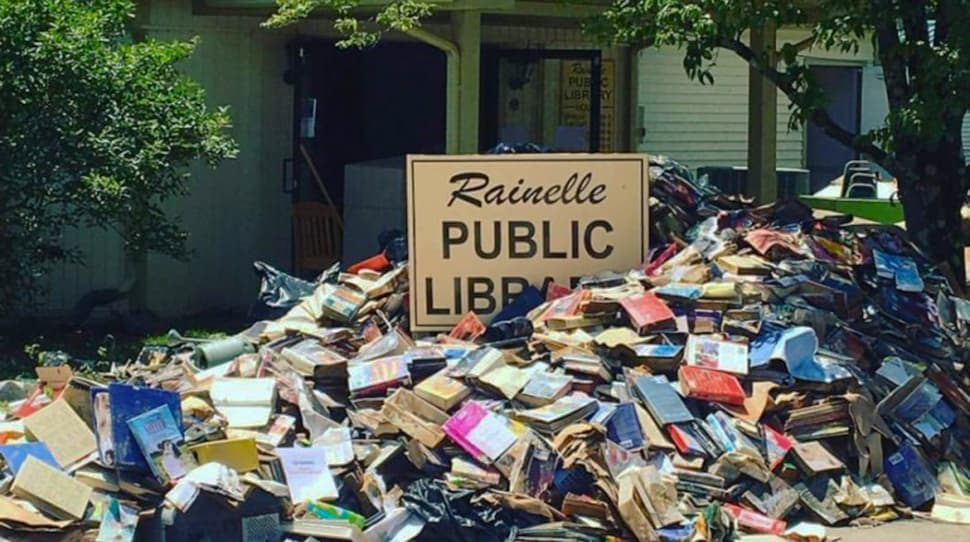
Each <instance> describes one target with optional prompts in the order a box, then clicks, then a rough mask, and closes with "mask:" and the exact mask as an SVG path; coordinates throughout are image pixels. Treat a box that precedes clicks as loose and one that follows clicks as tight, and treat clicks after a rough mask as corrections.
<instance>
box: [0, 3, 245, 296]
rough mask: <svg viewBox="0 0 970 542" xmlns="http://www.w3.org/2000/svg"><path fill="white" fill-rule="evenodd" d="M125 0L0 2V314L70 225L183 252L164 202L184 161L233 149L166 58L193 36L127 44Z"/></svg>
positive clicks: (40, 269)
mask: <svg viewBox="0 0 970 542" xmlns="http://www.w3.org/2000/svg"><path fill="white" fill-rule="evenodd" d="M132 9H133V6H132V4H131V2H130V1H128V0H90V1H86V2H65V1H60V0H18V1H16V2H0V163H2V164H4V167H3V168H2V169H0V209H2V211H3V212H0V250H3V251H4V253H5V254H7V255H8V257H6V258H3V259H2V260H0V310H9V308H10V306H11V305H12V304H13V303H14V302H19V301H23V300H24V299H25V298H26V297H29V295H30V294H32V293H34V292H36V287H37V285H38V284H39V278H40V277H41V276H42V275H43V273H44V272H45V271H46V270H48V269H49V268H50V266H51V265H53V264H54V263H56V262H59V261H63V260H65V259H76V258H77V257H78V256H79V254H78V253H77V251H76V250H74V249H73V248H72V247H65V246H62V241H61V237H62V232H63V230H64V228H66V227H71V226H76V225H78V226H93V227H102V228H112V229H115V230H117V231H119V232H120V233H121V234H122V236H123V237H124V239H125V242H126V246H127V248H128V249H129V251H130V252H132V253H136V254H137V253H144V252H146V251H159V252H162V253H165V254H169V255H172V256H174V257H182V256H184V255H185V254H186V252H185V245H184V240H185V235H184V233H182V232H180V231H179V229H178V227H177V224H176V223H175V221H174V220H173V219H172V218H171V217H169V216H167V214H166V213H165V212H164V211H163V210H162V204H163V202H164V201H166V200H167V199H169V198H171V197H172V196H176V195H180V194H184V193H185V192H186V191H187V189H188V186H187V174H186V170H187V167H188V165H189V164H190V163H191V162H192V161H194V160H197V159H202V160H205V161H206V162H208V163H209V164H212V165H214V164H216V163H218V162H219V161H220V160H222V159H225V158H228V157H231V156H234V155H235V152H236V147H235V143H234V142H233V141H232V139H231V138H230V137H229V135H228V134H227V132H226V129H227V128H228V127H229V124H230V123H229V116H228V112H227V111H226V110H225V109H217V110H211V109H209V108H207V107H206V104H205V93H204V91H203V89H202V88H201V87H199V86H198V85H197V84H195V83H194V82H192V81H191V80H189V79H188V78H187V77H185V76H184V75H183V74H182V73H181V72H180V71H179V70H178V68H177V64H178V63H179V62H180V61H182V60H184V59H186V58H187V57H188V56H189V55H191V54H192V51H193V49H194V46H195V44H194V42H191V41H190V42H161V41H156V40H147V41H144V42H139V43H133V42H132V40H131V39H130V36H129V35H128V34H127V33H126V30H125V25H126V24H127V23H128V22H129V21H130V19H131V13H132Z"/></svg>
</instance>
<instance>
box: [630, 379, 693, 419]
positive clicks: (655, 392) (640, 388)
mask: <svg viewBox="0 0 970 542" xmlns="http://www.w3.org/2000/svg"><path fill="white" fill-rule="evenodd" d="M634 390H635V391H636V394H637V395H638V396H639V398H640V400H641V401H643V404H644V405H645V406H646V407H647V412H649V413H650V415H651V416H653V419H654V420H656V421H657V423H658V424H660V425H670V424H672V423H682V422H689V421H693V420H694V415H693V414H691V412H690V410H688V409H687V405H685V404H684V401H683V399H681V398H680V395H679V394H678V393H677V392H676V391H675V390H674V388H673V386H671V384H670V381H669V380H667V377H665V376H664V375H656V376H654V375H650V376H641V377H638V378H637V379H636V380H635V381H634Z"/></svg>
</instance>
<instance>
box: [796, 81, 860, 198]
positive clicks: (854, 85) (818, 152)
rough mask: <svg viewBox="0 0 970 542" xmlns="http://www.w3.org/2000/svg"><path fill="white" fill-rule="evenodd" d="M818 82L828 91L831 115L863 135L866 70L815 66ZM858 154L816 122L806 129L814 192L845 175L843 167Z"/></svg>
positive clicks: (807, 155) (807, 152) (828, 108)
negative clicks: (863, 81) (862, 121)
mask: <svg viewBox="0 0 970 542" xmlns="http://www.w3.org/2000/svg"><path fill="white" fill-rule="evenodd" d="M811 70H812V74H813V75H814V76H815V80H816V82H818V84H819V85H820V86H821V88H822V89H823V90H824V91H825V96H826V97H827V98H828V100H829V101H828V104H827V105H826V107H825V110H826V111H827V112H828V114H829V116H831V117H832V119H833V120H834V121H835V122H836V124H838V125H839V126H841V127H842V128H845V129H846V130H848V131H849V132H851V133H853V134H858V133H859V128H860V122H861V120H862V68H860V67H858V66H812V67H811ZM857 158H859V156H858V154H857V153H856V152H855V151H854V150H852V149H850V148H849V147H846V146H845V145H843V144H842V143H839V142H838V141H836V140H835V139H832V138H831V137H829V136H828V135H827V134H826V133H825V132H824V131H822V129H821V128H819V127H818V126H816V125H815V124H814V123H808V126H807V130H806V152H805V167H806V168H807V169H808V170H809V175H810V179H811V193H815V192H817V191H818V190H821V189H822V188H824V187H825V186H826V185H827V184H828V183H829V182H830V181H831V180H832V179H834V178H836V177H838V176H839V175H841V174H842V168H843V167H844V166H845V163H846V162H848V161H849V160H855V159H857Z"/></svg>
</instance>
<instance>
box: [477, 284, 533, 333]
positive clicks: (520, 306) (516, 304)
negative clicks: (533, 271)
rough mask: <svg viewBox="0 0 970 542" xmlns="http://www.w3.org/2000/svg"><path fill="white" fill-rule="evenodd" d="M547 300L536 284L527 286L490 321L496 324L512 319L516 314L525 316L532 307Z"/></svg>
mask: <svg viewBox="0 0 970 542" xmlns="http://www.w3.org/2000/svg"><path fill="white" fill-rule="evenodd" d="M544 302H545V299H543V297H542V294H541V293H540V292H539V290H537V289H536V287H535V286H526V287H525V288H524V289H523V290H522V291H521V292H519V293H518V295H516V296H515V299H513V300H512V302H511V303H509V304H508V305H506V306H505V307H502V310H500V311H499V312H498V314H496V315H495V316H493V317H492V321H491V322H490V323H492V324H494V323H496V322H504V321H505V320H511V319H513V318H515V317H516V316H525V315H526V314H528V313H529V311H531V310H532V309H534V308H536V307H538V306H539V305H542V304H543V303H544Z"/></svg>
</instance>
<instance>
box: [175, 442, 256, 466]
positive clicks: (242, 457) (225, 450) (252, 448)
mask: <svg viewBox="0 0 970 542" xmlns="http://www.w3.org/2000/svg"><path fill="white" fill-rule="evenodd" d="M189 450H192V451H193V452H195V457H196V459H198V461H199V464H200V465H202V464H205V463H222V464H223V465H225V466H227V467H229V468H231V469H234V470H236V471H237V472H249V471H254V470H256V469H257V468H259V454H258V453H257V452H256V439H254V438H252V437H250V438H233V439H226V440H215V441H212V442H203V443H202V444H196V445H195V446H190V447H189Z"/></svg>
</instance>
